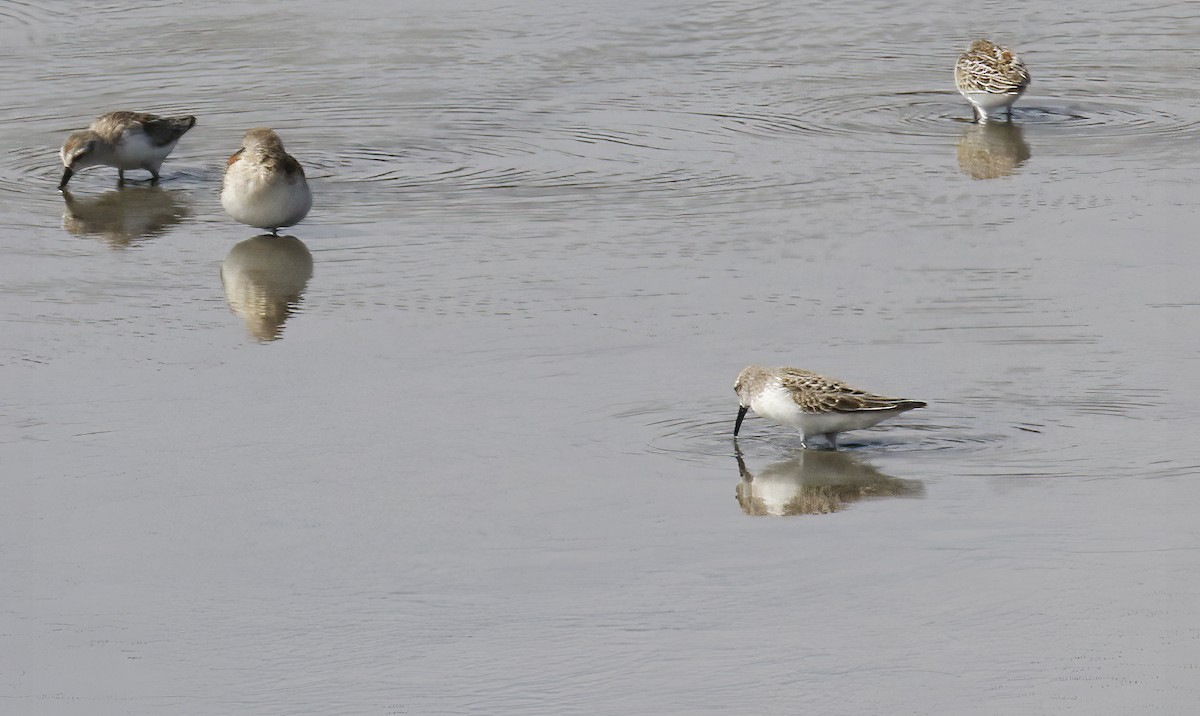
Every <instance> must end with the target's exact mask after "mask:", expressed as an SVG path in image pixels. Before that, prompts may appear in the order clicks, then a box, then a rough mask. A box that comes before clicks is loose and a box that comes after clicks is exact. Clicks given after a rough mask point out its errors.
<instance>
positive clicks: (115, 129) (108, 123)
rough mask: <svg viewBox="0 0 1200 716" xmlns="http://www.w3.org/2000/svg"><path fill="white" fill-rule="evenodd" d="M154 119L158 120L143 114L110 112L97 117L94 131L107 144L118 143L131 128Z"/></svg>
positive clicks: (150, 115) (93, 123)
mask: <svg viewBox="0 0 1200 716" xmlns="http://www.w3.org/2000/svg"><path fill="white" fill-rule="evenodd" d="M152 119H158V118H157V117H155V116H154V115H152V114H145V113H143V112H109V113H108V114H105V115H101V116H99V117H97V118H96V121H94V122H92V131H93V132H95V133H96V134H99V135H100V137H101V138H102V139H103V140H104V141H106V142H116V141H117V140H119V139H120V138H121V135H122V134H124V133H125V132H126V131H128V130H129V128H130V127H131V126H137V125H140V124H143V123H144V122H145V121H146V120H152Z"/></svg>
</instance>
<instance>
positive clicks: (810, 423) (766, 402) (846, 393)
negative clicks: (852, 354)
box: [733, 365, 926, 449]
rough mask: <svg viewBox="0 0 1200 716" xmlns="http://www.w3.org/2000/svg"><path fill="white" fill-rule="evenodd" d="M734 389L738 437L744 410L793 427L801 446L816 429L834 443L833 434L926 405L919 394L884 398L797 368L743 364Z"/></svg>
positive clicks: (735, 431) (868, 424)
mask: <svg viewBox="0 0 1200 716" xmlns="http://www.w3.org/2000/svg"><path fill="white" fill-rule="evenodd" d="M733 389H734V391H735V392H736V393H737V396H738V405H739V406H740V407H739V409H738V416H737V422H736V423H734V425H733V434H734V436H735V437H736V436H737V434H738V431H739V430H741V428H742V420H743V419H744V418H745V417H746V411H748V410H754V412H755V413H757V414H758V415H761V416H763V417H764V418H769V419H771V420H774V421H775V422H777V423H782V424H784V425H790V426H791V427H794V428H797V429H799V430H800V432H801V433H802V435H803V440H804V441H805V447H807V442H808V439H809V438H810V437H812V436H814V435H824V436H825V438H826V439H827V440H828V441H829V444H830V446H831V447H833V448H835V449H836V448H837V434H838V433H844V432H846V431H847V430H861V429H862V428H869V427H871V426H872V425H875V424H876V423H878V422H881V421H883V420H887V419H888V418H892V417H895V416H897V415H899V414H900V413H903V412H905V411H906V410H912V409H914V408H924V407H925V405H926V404H925V403H924V402H922V401H920V400H907V399H905V398H888V397H884V396H882V395H876V394H874V393H868V392H867V391H865V390H860V389H858V388H852V387H850V386H849V385H846V384H845V383H843V382H841V381H839V380H835V379H833V378H827V377H825V376H823V375H820V374H817V373H814V372H812V371H811V370H803V369H801V368H765V367H763V366H760V365H751V366H747V367H746V368H745V369H744V370H743V371H742V372H741V373H740V374H739V375H738V377H737V381H736V382H735V383H734V384H733Z"/></svg>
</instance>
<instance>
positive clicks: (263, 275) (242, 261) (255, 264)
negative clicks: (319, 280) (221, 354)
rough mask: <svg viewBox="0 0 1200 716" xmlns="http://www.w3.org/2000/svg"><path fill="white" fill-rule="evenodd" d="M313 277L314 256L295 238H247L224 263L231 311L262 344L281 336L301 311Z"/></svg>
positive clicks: (269, 236)
mask: <svg viewBox="0 0 1200 716" xmlns="http://www.w3.org/2000/svg"><path fill="white" fill-rule="evenodd" d="M312 274H313V259H312V254H311V253H309V251H308V247H307V246H305V245H304V242H303V241H301V240H300V239H297V238H296V237H295V236H273V235H271V234H263V235H261V236H255V237H254V238H252V239H246V240H245V241H243V242H241V243H239V244H238V245H236V246H234V247H233V249H231V250H230V251H229V255H228V256H226V257H225V261H224V262H222V264H221V284H222V285H223V286H224V287H225V300H226V301H228V302H229V308H230V309H232V310H233V312H234V313H236V314H237V315H239V316H241V317H242V319H243V320H245V321H246V327H247V328H248V329H249V330H250V334H251V335H253V336H254V337H255V338H257V339H258V340H260V341H273V340H275V339H276V338H279V337H281V335H282V334H283V324H284V322H285V321H286V320H287V319H288V316H290V315H291V314H292V313H294V312H295V311H296V308H297V307H298V306H299V304H300V297H301V295H302V294H303V293H304V288H305V287H306V286H307V285H308V279H310V278H312Z"/></svg>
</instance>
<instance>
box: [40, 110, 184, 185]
mask: <svg viewBox="0 0 1200 716" xmlns="http://www.w3.org/2000/svg"><path fill="white" fill-rule="evenodd" d="M194 126H196V118H195V117H193V116H191V115H188V116H186V117H159V116H157V115H153V114H146V113H145V112H109V113H108V114H105V115H103V116H101V117H98V118H97V119H96V121H94V122H92V126H91V127H89V128H87V129H85V130H82V131H79V132H75V133H73V134H72V135H71V136H69V137H67V141H66V142H64V143H63V146H62V150H61V151H60V152H59V156H60V157H61V158H62V163H63V166H64V167H65V168H66V169H65V170H64V171H63V175H62V181H60V182H59V184H58V188H59V189H65V188H66V186H67V182H69V181H71V177H72V176H73V175H74V174H75V172H77V171H79V170H81V169H85V168H87V167H93V166H101V165H102V166H109V167H115V168H116V170H117V183H118V185H121V184H124V183H125V170H126V169H145V170H146V171H148V172H150V181H151V183H155V182H157V181H158V170H159V167H161V166H162V163H163V160H164V159H166V158H167V155H168V154H170V153H171V150H172V149H174V148H175V143H176V142H178V141H179V138H180V137H182V136H183V135H184V134H185V133H187V131H188V130H189V129H191V128H192V127H194Z"/></svg>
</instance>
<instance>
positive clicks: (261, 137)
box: [221, 127, 312, 233]
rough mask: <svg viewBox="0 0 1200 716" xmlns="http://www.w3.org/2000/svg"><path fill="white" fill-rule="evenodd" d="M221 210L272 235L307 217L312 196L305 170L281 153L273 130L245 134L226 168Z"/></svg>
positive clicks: (277, 138)
mask: <svg viewBox="0 0 1200 716" xmlns="http://www.w3.org/2000/svg"><path fill="white" fill-rule="evenodd" d="M221 206H223V207H225V211H226V212H227V213H228V214H229V215H230V216H232V217H233V218H234V219H235V220H237V221H240V222H241V223H243V224H249V225H250V226H254V227H257V228H259V229H269V230H270V231H271V232H272V233H278V232H279V229H282V228H284V227H286V226H292V225H294V224H298V223H300V221H301V220H303V219H304V217H305V216H307V215H308V210H309V209H311V208H312V192H311V191H309V188H308V181H307V180H306V179H305V178H304V168H303V167H301V166H300V162H298V161H296V159H295V157H293V156H292V155H290V154H288V153H287V152H285V151H284V150H283V141H282V140H281V139H280V138H279V135H278V134H276V133H275V131H274V130H272V129H265V128H261V127H260V128H258V129H251V130H250V131H248V132H246V136H245V138H244V139H243V140H242V148H241V149H239V150H237V152H235V153H234V155H233V156H231V157H230V158H229V164H228V165H227V166H226V167H225V180H224V182H223V183H222V185H221Z"/></svg>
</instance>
